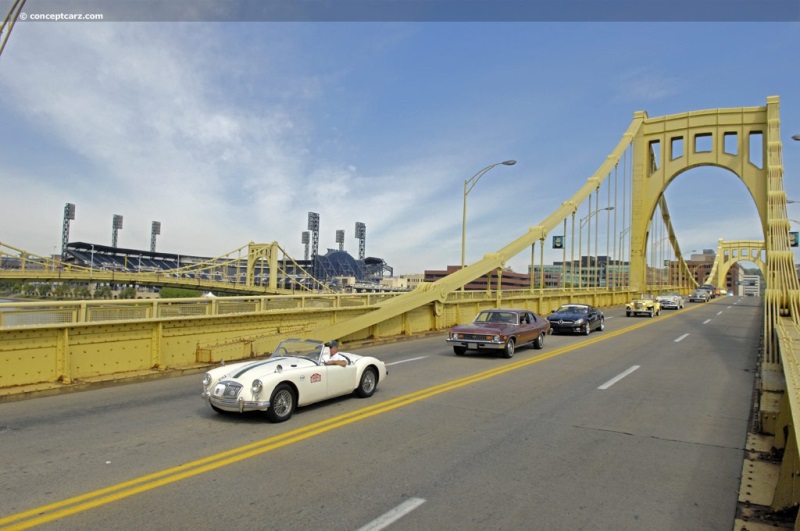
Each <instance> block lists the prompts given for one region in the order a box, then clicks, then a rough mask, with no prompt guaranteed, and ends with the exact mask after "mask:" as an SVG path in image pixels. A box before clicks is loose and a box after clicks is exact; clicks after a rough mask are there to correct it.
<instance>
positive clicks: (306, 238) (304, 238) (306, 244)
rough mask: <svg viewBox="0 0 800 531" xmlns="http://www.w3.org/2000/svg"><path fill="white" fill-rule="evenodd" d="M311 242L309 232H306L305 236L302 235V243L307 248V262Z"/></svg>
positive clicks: (304, 232)
mask: <svg viewBox="0 0 800 531" xmlns="http://www.w3.org/2000/svg"><path fill="white" fill-rule="evenodd" d="M310 241H311V240H310V238H309V232H308V231H307V230H304V231H303V234H302V236H301V238H300V243H302V244H303V245H305V246H306V253H305V259H306V260H308V242H310Z"/></svg>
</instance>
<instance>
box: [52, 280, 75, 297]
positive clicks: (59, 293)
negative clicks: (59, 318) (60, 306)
mask: <svg viewBox="0 0 800 531" xmlns="http://www.w3.org/2000/svg"><path fill="white" fill-rule="evenodd" d="M55 295H56V298H57V299H71V298H72V286H70V285H68V284H63V283H62V284H59V285H58V286H56V291H55Z"/></svg>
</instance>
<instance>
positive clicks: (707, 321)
mask: <svg viewBox="0 0 800 531" xmlns="http://www.w3.org/2000/svg"><path fill="white" fill-rule="evenodd" d="M710 322H711V319H706V320H705V321H703V324H708V323H710Z"/></svg>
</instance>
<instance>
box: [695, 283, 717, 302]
mask: <svg viewBox="0 0 800 531" xmlns="http://www.w3.org/2000/svg"><path fill="white" fill-rule="evenodd" d="M698 289H704V290H706V291H707V292H708V298H709V299H715V298H716V297H717V287H716V286H714V285H713V284H701V285H700V288H698Z"/></svg>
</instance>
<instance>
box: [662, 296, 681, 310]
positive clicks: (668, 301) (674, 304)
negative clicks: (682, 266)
mask: <svg viewBox="0 0 800 531" xmlns="http://www.w3.org/2000/svg"><path fill="white" fill-rule="evenodd" d="M658 302H660V303H661V309H662V310H680V309H681V308H683V297H682V296H681V294H680V293H676V292H670V293H662V294H661V295H659V296H658Z"/></svg>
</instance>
